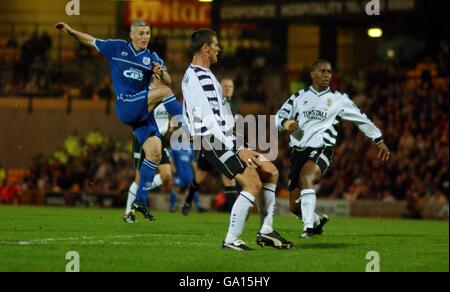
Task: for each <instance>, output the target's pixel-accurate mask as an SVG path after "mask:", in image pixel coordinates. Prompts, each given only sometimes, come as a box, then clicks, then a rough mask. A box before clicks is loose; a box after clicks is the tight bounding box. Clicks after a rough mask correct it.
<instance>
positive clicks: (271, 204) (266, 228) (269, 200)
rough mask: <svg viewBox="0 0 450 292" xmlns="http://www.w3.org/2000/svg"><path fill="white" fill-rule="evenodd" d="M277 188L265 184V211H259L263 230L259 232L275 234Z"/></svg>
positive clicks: (273, 185)
mask: <svg viewBox="0 0 450 292" xmlns="http://www.w3.org/2000/svg"><path fill="white" fill-rule="evenodd" d="M276 188H277V185H276V184H264V185H263V194H264V203H265V204H264V205H265V206H264V207H265V208H264V209H263V210H262V211H259V213H260V215H261V216H264V217H263V218H262V224H261V230H260V231H259V232H261V233H263V234H268V233H271V232H273V215H274V214H275V205H276V198H275V190H276Z"/></svg>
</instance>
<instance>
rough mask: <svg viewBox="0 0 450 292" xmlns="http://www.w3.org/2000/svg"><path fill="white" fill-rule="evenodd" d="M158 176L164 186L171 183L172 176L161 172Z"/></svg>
mask: <svg viewBox="0 0 450 292" xmlns="http://www.w3.org/2000/svg"><path fill="white" fill-rule="evenodd" d="M160 176H161V180H162V182H163V183H164V184H168V183H171V182H172V174H170V173H165V172H163V173H160Z"/></svg>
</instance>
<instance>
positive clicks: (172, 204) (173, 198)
mask: <svg viewBox="0 0 450 292" xmlns="http://www.w3.org/2000/svg"><path fill="white" fill-rule="evenodd" d="M176 202H177V193H175V192H174V191H171V192H170V197H169V204H170V209H172V208H174V207H175V203H176Z"/></svg>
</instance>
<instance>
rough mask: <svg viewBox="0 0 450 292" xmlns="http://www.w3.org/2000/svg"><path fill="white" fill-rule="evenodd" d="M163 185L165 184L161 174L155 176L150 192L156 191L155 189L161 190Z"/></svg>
mask: <svg viewBox="0 0 450 292" xmlns="http://www.w3.org/2000/svg"><path fill="white" fill-rule="evenodd" d="M163 184H164V183H163V181H162V180H161V175H160V174H157V175H155V177H154V178H153V182H152V185H151V186H150V191H151V190H154V189H156V188H159V187H160V186H162V185H163Z"/></svg>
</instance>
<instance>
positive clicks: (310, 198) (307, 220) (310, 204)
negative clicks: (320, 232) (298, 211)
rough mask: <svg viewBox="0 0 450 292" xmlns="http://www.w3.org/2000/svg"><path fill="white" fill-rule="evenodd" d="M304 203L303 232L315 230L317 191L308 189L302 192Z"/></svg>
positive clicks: (302, 201) (301, 196)
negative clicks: (307, 229)
mask: <svg viewBox="0 0 450 292" xmlns="http://www.w3.org/2000/svg"><path fill="white" fill-rule="evenodd" d="M300 198H301V203H302V218H303V230H306V228H314V210H315V209H316V191H315V190H313V189H306V190H302V191H301V192H300Z"/></svg>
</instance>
